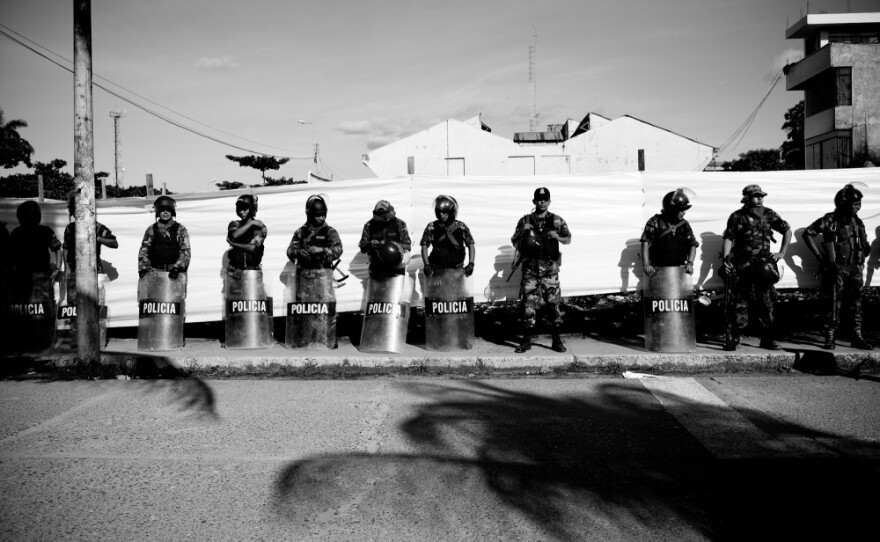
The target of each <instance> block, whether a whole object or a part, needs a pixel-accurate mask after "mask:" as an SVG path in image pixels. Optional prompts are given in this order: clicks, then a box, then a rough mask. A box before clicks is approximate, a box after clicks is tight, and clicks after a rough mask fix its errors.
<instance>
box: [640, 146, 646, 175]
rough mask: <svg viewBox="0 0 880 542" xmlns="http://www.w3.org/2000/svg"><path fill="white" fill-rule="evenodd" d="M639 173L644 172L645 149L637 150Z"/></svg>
mask: <svg viewBox="0 0 880 542" xmlns="http://www.w3.org/2000/svg"><path fill="white" fill-rule="evenodd" d="M639 171H645V149H639Z"/></svg>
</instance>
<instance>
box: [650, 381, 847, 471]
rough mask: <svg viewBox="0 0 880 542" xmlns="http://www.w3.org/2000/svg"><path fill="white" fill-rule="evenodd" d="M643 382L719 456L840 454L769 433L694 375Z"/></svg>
mask: <svg viewBox="0 0 880 542" xmlns="http://www.w3.org/2000/svg"><path fill="white" fill-rule="evenodd" d="M640 382H641V384H642V385H643V386H645V388H647V389H648V390H649V391H650V392H651V394H652V395H654V397H655V398H656V399H657V401H658V402H659V403H660V404H661V405H662V406H663V408H665V409H666V411H667V412H669V413H670V414H672V415H673V416H674V417H675V419H676V420H678V422H679V423H681V424H682V425H683V426H684V427H685V429H687V430H688V431H689V432H690V433H691V434H692V435H693V436H694V437H696V439H697V440H699V441H700V443H701V444H702V445H703V446H704V447H705V448H706V449H707V450H709V452H710V453H711V454H712V455H714V456H715V457H717V458H720V459H737V458H746V457H779V456H798V457H803V456H811V457H815V456H819V457H837V454H836V453H834V452H833V451H831V450H829V449H828V448H826V447H825V446H822V445H821V443H819V442H817V441H815V440H813V439H810V438H807V437H803V436H790V435H783V436H771V435H768V434H767V433H765V432H764V431H762V430H761V429H759V428H758V427H757V426H755V425H754V424H753V423H752V422H750V421H749V420H747V419H746V418H745V417H744V416H742V415H741V414H740V413H738V412H737V411H736V410H734V409H733V408H732V407H731V406H730V405H728V404H727V403H725V402H724V401H722V400H721V399H719V398H718V396H717V395H715V394H714V393H712V392H711V391H709V390H708V389H706V388H705V387H704V386H703V385H702V384H700V383H699V382H697V381H696V380H694V379H693V378H656V379H644V380H640Z"/></svg>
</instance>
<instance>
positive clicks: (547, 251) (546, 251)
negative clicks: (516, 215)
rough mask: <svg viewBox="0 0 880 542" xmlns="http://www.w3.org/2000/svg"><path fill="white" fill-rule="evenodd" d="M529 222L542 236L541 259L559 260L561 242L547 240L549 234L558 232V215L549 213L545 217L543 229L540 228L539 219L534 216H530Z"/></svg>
mask: <svg viewBox="0 0 880 542" xmlns="http://www.w3.org/2000/svg"><path fill="white" fill-rule="evenodd" d="M529 222H531V224H532V226H534V227H535V229H536V230H537V231H538V233H539V234H540V235H541V259H544V260H554V261H556V260H558V259H559V241H558V240H556V239H549V238H547V234H548V233H550V232H551V231H556V215H554V214H553V213H551V212H549V211H548V212H547V214H546V215H545V216H544V224H543V227H541V226H539V224H538V219H537V217H536V216H535V215H534V214H531V215H529Z"/></svg>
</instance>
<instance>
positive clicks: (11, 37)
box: [0, 24, 312, 160]
mask: <svg viewBox="0 0 880 542" xmlns="http://www.w3.org/2000/svg"><path fill="white" fill-rule="evenodd" d="M0 28H3V29H5V30H6V31H8V32H11V33H13V34H15V35H16V36H20V37H21V39H23V40H26V41H28V42H30V43H33V44H34V45H35V46H37V47H39V48H41V49H43V50H45V51H48V52H49V53H51V54H53V55H55V56H56V57H58V58H61V59H62V60H64V61H65V62H71V61H70V60H69V59H66V58H64V57H63V56H61V55H59V54H57V53H55V52H53V51H52V50H51V49H48V48H46V47H43V46H42V45H39V44H38V43H36V42H34V41H33V40H30V39H28V38H26V37H24V36H22V35H21V34H19V33H18V32H16V31H14V30H12V29H11V28H9V27H7V26H6V25H3V24H0ZM6 31H4V30H0V35H3V36H5V37H6V38H9V39H10V40H11V41H13V42H15V43H17V44H19V45H21V46H22V47H24V48H25V49H28V50H29V51H31V52H33V53H34V54H36V55H38V56H40V57H42V58H45V59H46V60H48V61H49V62H51V63H52V64H55V65H56V66H58V67H60V68H61V69H64V70H67V71H68V72H70V73H73V69H72V68H70V67H68V66H65V65H63V64H61V63H59V62H57V61H55V60H53V59H52V58H49V57H48V56H46V55H45V54H43V53H42V52H40V51H38V50H36V49H34V48H33V47H31V46H30V45H28V44H27V43H24V42H23V41H21V40H19V39H17V38H15V37H14V36H12V35H10V34H9V33H7V32H6ZM94 75H95V76H96V77H98V78H99V79H102V80H104V81H107V82H108V83H110V84H112V85H114V86H116V87H118V88H120V89H123V90H124V91H126V92H129V93H131V94H133V95H135V96H137V97H138V98H141V99H143V100H146V101H147V102H149V103H152V104H154V105H157V106H159V107H161V108H163V109H165V110H167V111H170V112H172V113H174V114H176V115H180V116H181V117H184V118H186V119H187V120H191V121H193V122H196V123H198V124H201V125H202V126H206V127H208V128H211V129H213V130H217V131H218V132H221V133H224V134H226V135H230V136H232V137H236V138H238V139H241V140H243V141H248V142H250V143H256V144H257V145H262V146H264V147H268V148H276V147H271V146H270V145H265V144H263V143H258V142H256V141H250V140H248V139H245V138H243V137H239V136H236V135H234V134H231V133H229V132H225V131H223V130H220V129H219V128H214V127H213V126H210V125H208V124H205V123H203V122H199V121H198V120H195V119H193V118H190V117H188V116H186V115H183V114H182V113H178V112H176V111H174V110H173V109H169V108H167V107H165V106H163V105H161V104H158V103H156V102H154V101H152V100H150V99H149V98H145V97H144V96H141V95H140V94H137V93H136V92H133V91H131V90H128V89H126V88H125V87H123V86H122V85H119V84H116V83H114V82H112V81H110V80H108V79H106V78H104V77H101V76H99V75H97V74H94ZM92 85H94V86H96V87H98V88H100V89H101V90H103V91H104V92H106V93H108V94H110V95H111V96H115V97H117V98H119V99H120V100H123V101H124V102H126V103H129V104H131V105H132V106H134V107H136V108H138V109H140V110H142V111H144V112H145V113H147V114H150V115H153V116H154V117H156V118H158V119H160V120H163V121H165V122H167V123H169V124H171V125H173V126H176V127H178V128H181V129H182V130H186V131H187V132H190V133H192V134H194V135H197V136H200V137H204V138H206V139H209V140H211V141H214V142H215V143H219V144H221V145H225V146H227V147H232V148H234V149H238V150H240V151H244V152H248V153H251V154H258V155H261V156H272V157H274V158H288V159H290V160H311V159H312V156H311V155H309V156H303V157H300V156H279V155H275V154H270V153H264V152H260V151H255V150H252V149H248V148H245V147H241V146H239V145H236V144H234V143H229V142H228V141H223V140H221V139H219V138H216V137H214V136H212V135H210V134H206V133H204V132H202V131H199V130H197V129H195V128H191V127H189V126H185V125H184V124H182V123H180V122H178V121H175V120H173V119H170V118H168V117H167V116H165V115H163V114H161V113H159V112H158V111H154V110H152V109H150V108H148V107H146V106H144V105H141V104H139V103H137V102H135V101H134V100H132V99H130V98H128V97H126V96H123V95H121V94H119V93H118V92H116V91H113V90H111V89H109V88H107V87H106V86H104V85H102V84H100V83H96V82H94V81H93V82H92ZM278 150H281V149H278Z"/></svg>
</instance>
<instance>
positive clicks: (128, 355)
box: [39, 335, 880, 373]
mask: <svg viewBox="0 0 880 542" xmlns="http://www.w3.org/2000/svg"><path fill="white" fill-rule="evenodd" d="M564 338H565V343H566V346H567V348H568V351H567V352H565V353H558V352H554V351H553V350H551V349H550V337H549V335H541V336H538V337H537V338H536V340H535V344H534V346H533V347H532V349H531V350H530V351H528V352H526V353H523V354H517V353H515V352H514V348H515V346H516V345H515V344H513V343H507V344H496V343H493V342H489V341H486V340H484V339H481V338H477V339H476V341H475V344H474V348H473V349H472V350H466V351H456V352H437V351H431V350H427V349H426V348H425V346H424V345H415V344H406V345H405V347H404V350H403V352H401V353H399V354H391V353H379V354H374V353H365V352H360V351H359V350H358V349H357V348H356V347H355V346H354V345H353V344H352V343H351V342H350V341H349V339H348V337H341V338H340V340H339V348H337V349H334V350H300V349H288V348H286V347H284V346H283V345H282V344H277V343H276V344H275V345H274V346H273V347H270V348H267V349H261V350H235V349H227V348H225V347H224V346H223V345H222V344H221V343H220V342H219V341H217V340H210V339H188V340H187V342H186V346H184V348H182V349H181V350H175V351H168V352H141V351H138V349H137V340H135V339H111V340H110V343H109V345H108V346H107V348H105V349H104V353H103V356H102V357H103V361H104V362H110V363H126V362H128V361H131V360H134V359H137V358H138V357H161V358H164V359H166V360H168V362H170V363H171V364H172V365H174V366H175V367H177V368H179V369H194V368H199V369H205V368H208V367H221V368H224V367H228V368H248V367H254V368H260V367H270V366H283V367H292V368H302V367H325V366H344V367H352V368H355V367H362V368H387V369H399V368H413V367H420V368H435V367H436V368H466V367H473V368H475V369H492V370H523V371H529V372H531V371H534V372H538V373H540V372H544V371H552V370H564V369H566V368H571V369H575V370H584V371H586V372H589V371H590V370H591V369H592V370H596V371H602V372H608V371H614V372H620V371H624V370H632V371H644V372H690V373H693V372H713V371H718V372H728V371H765V372H766V371H771V372H776V371H787V370H790V369H792V368H795V369H798V370H806V371H807V372H813V371H825V372H827V371H831V372H834V371H835V370H837V371H849V370H853V369H854V368H856V367H858V368H859V370H860V371H862V372H865V373H875V372H880V349H878V350H874V351H870V352H866V351H862V350H856V349H853V348H849V347H848V346H841V345H838V347H837V349H836V350H833V351H828V350H823V349H821V348H820V347H819V345H818V344H814V343H809V344H803V343H794V342H784V341H783V342H780V343H779V344H780V346H782V348H783V349H782V350H778V351H770V350H763V349H760V348H758V347H757V346H758V342H759V340H758V339H757V338H754V337H743V341H742V345H741V346H740V348H739V349H738V350H737V351H735V352H725V351H724V350H722V348H721V345H720V344H714V343H712V344H707V343H698V344H697V349H696V351H695V352H692V353H658V352H647V351H645V349H644V343H643V342H642V341H641V340H640V338H638V337H636V338H633V339H626V338H603V339H601V340H599V339H596V338H592V337H586V336H583V335H565V336H564ZM74 355H75V352H74V353H71V352H69V351H67V352H48V353H44V354H43V355H41V356H39V357H40V359H47V358H49V359H51V360H53V361H55V362H56V363H60V364H64V363H69V362H70V361H72V359H73V356H74ZM796 364H797V366H796Z"/></svg>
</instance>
